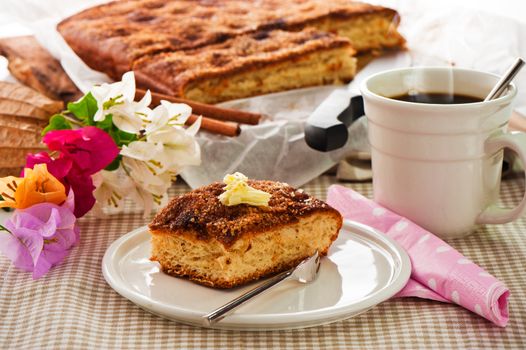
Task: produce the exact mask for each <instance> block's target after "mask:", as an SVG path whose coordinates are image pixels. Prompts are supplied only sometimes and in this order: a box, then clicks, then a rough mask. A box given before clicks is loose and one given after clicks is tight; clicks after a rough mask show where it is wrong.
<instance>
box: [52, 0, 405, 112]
mask: <svg viewBox="0 0 526 350" xmlns="http://www.w3.org/2000/svg"><path fill="white" fill-rule="evenodd" d="M397 25H398V14H397V13H396V11H394V10H392V9H388V8H385V7H380V6H373V5H369V4H365V3H359V2H354V1H350V0H334V1H324V0H292V1H286V2H284V1H279V0H252V1H244V0H216V1H210V0H176V1H159V0H124V1H115V2H111V3H108V4H104V5H100V6H96V7H93V8H90V9H87V10H85V11H83V12H80V13H78V14H76V15H74V16H72V17H69V18H67V19H65V20H64V21H62V22H61V23H60V24H59V25H58V30H59V32H60V33H61V34H62V36H63V37H64V38H65V40H66V41H67V43H68V44H69V45H70V46H71V47H72V48H73V50H74V51H75V52H76V53H77V54H78V55H79V56H80V57H81V58H82V59H83V60H84V61H85V62H86V64H88V66H90V67H91V68H93V69H95V70H98V71H101V72H104V73H106V74H108V75H109V76H110V77H112V78H114V79H119V78H120V76H121V75H122V74H123V73H124V72H126V71H129V70H135V69H136V64H137V63H138V62H141V64H142V63H143V62H144V61H145V60H149V57H151V56H155V55H159V54H166V53H174V52H181V51H188V50H195V49H197V48H203V47H209V46H211V45H212V46H213V45H215V44H220V43H223V42H226V41H228V40H232V39H235V38H238V37H243V36H244V35H247V34H253V33H257V32H269V31H273V30H277V29H279V30H285V31H295V32H297V31H303V30H305V28H308V27H313V28H315V29H318V30H321V31H325V32H330V33H333V34H335V35H337V36H341V37H345V38H348V39H349V40H350V42H351V45H352V47H353V48H354V50H355V51H356V52H358V54H362V53H367V52H371V51H377V50H383V49H388V48H400V47H402V46H403V45H404V39H403V38H402V37H401V36H400V34H399V33H398V32H397V30H396V27H397ZM320 50H322V48H320ZM269 54H270V55H272V52H270V53H269ZM291 55H292V53H291ZM233 59H235V58H233ZM289 61H290V64H293V63H294V60H289ZM326 70H327V69H326V66H325V65H324V64H323V63H322V64H320V65H318V66H317V67H313V68H311V71H310V72H309V73H310V74H324V72H325V71H326ZM345 74H346V75H347V76H349V75H350V76H353V75H354V72H353V71H352V68H347V71H346V72H345ZM168 79H170V77H168V76H167V74H163V73H161V74H157V73H156V75H154V76H152V77H151V79H150V80H151V81H153V80H155V81H157V82H158V84H151V82H143V83H142V84H143V85H142V87H145V88H152V89H155V88H158V86H160V85H163V86H168V85H170V82H169V81H168ZM342 80H344V79H342ZM333 82H334V81H333V80H331V79H328V82H327V83H333ZM321 83H323V82H321ZM308 85H312V84H311V83H310V82H309V84H306V85H303V86H308ZM292 87H298V86H290V87H288V86H284V87H283V88H280V89H281V90H285V89H288V88H292ZM263 90H268V91H270V90H269V89H263ZM272 91H275V90H272ZM172 92H173V93H177V91H172ZM257 93H258V92H257V91H254V92H253V93H252V94H257ZM245 96H246V94H245ZM238 97H243V96H237V95H235V94H232V96H229V97H228V98H229V99H232V98H238ZM194 98H196V99H197V100H201V101H211V102H217V101H220V100H224V98H217V97H212V98H209V96H203V97H202V98H200V97H194Z"/></svg>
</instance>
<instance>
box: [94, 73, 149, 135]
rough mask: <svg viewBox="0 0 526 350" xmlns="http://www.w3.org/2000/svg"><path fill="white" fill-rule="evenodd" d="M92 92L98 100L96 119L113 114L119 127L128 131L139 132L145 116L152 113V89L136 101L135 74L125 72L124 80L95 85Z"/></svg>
mask: <svg viewBox="0 0 526 350" xmlns="http://www.w3.org/2000/svg"><path fill="white" fill-rule="evenodd" d="M91 94H92V95H93V97H94V98H95V99H96V100H97V108H98V110H97V112H96V114H95V116H94V120H95V121H102V120H104V118H105V117H106V115H108V114H112V115H113V123H114V124H115V126H117V128H119V129H120V130H122V131H125V132H128V133H132V134H134V133H138V132H139V130H141V129H142V128H143V127H144V121H143V118H145V117H146V116H147V115H149V114H150V113H151V109H150V108H149V107H148V106H149V105H150V103H151V101H152V97H151V94H150V91H147V93H146V94H145V95H144V97H143V98H142V99H141V100H140V101H139V102H135V101H134V99H135V75H134V73H133V72H127V73H124V75H123V76H122V80H121V81H118V82H115V83H112V84H106V83H105V84H102V85H99V86H94V87H93V88H92V89H91Z"/></svg>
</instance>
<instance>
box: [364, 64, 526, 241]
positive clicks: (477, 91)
mask: <svg viewBox="0 0 526 350" xmlns="http://www.w3.org/2000/svg"><path fill="white" fill-rule="evenodd" d="M498 78H499V77H498V76H496V75H493V74H489V73H484V72H479V71H475V70H469V69H460V68H450V67H415V68H405V69H397V70H391V71H385V72H381V73H378V74H375V75H373V76H371V77H369V78H368V79H367V80H365V81H364V82H363V83H362V85H361V92H362V95H363V98H364V104H365V115H366V116H367V120H368V129H369V131H368V132H369V141H370V144H371V157H372V167H373V189H374V200H375V201H376V202H378V203H379V204H381V205H383V206H385V207H387V208H389V209H391V210H393V211H394V212H396V213H398V214H400V215H402V216H405V217H407V218H409V219H411V220H412V221H414V222H415V223H417V224H419V225H421V226H422V227H424V228H426V229H427V230H429V231H430V232H432V233H434V234H437V235H438V236H440V237H442V238H444V239H450V238H459V237H464V236H466V235H468V234H469V233H471V232H472V231H473V229H474V228H475V227H476V226H477V225H478V224H501V223H505V222H509V221H512V220H515V219H517V218H518V217H519V216H520V215H521V214H522V213H523V211H524V209H525V206H526V196H524V197H523V199H522V201H521V202H520V204H519V205H518V206H517V207H515V208H513V209H504V208H500V207H498V206H497V205H496V203H497V201H498V197H499V189H500V181H501V179H500V177H501V171H502V159H503V149H504V148H509V149H511V150H513V151H514V152H516V153H517V155H518V156H519V157H520V159H521V160H522V162H523V164H526V134H523V133H514V134H510V133H507V132H506V128H507V123H508V120H509V118H510V115H511V111H512V109H511V102H512V100H513V98H514V97H515V95H516V94H517V89H516V87H515V86H514V85H513V84H512V85H510V86H509V88H508V89H507V91H506V92H505V93H504V94H503V96H501V97H500V98H498V99H495V100H492V101H488V102H475V103H467V104H425V103H414V102H405V101H400V100H395V99H392V98H390V97H393V96H400V95H403V94H407V93H408V92H411V91H418V92H428V93H430V92H431V93H432V92H435V93H455V94H462V95H469V96H474V97H479V98H481V99H484V97H485V96H486V95H487V94H488V93H489V91H490V90H491V88H492V87H493V86H494V85H495V83H496V82H497V80H498Z"/></svg>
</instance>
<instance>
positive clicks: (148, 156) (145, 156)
mask: <svg viewBox="0 0 526 350" xmlns="http://www.w3.org/2000/svg"><path fill="white" fill-rule="evenodd" d="M161 151H162V145H161V144H156V143H153V142H145V141H133V142H130V143H129V144H128V145H127V146H126V145H124V146H122V149H121V152H120V153H121V155H123V156H126V157H130V158H133V159H137V160H142V161H144V162H147V161H149V160H152V159H155V158H156V157H157V154H158V153H159V152H161Z"/></svg>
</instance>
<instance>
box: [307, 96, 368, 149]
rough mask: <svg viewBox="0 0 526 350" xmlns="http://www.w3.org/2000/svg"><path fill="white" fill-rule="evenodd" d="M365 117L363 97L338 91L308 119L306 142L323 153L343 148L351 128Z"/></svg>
mask: <svg viewBox="0 0 526 350" xmlns="http://www.w3.org/2000/svg"><path fill="white" fill-rule="evenodd" d="M363 115H364V108H363V98H362V96H361V95H358V94H351V93H350V92H348V91H347V90H336V91H334V92H332V93H331V94H330V95H329V97H327V98H326V99H325V100H324V101H323V102H322V103H321V104H320V105H319V106H318V107H317V108H316V110H315V111H314V112H313V113H312V114H311V115H310V116H309V118H308V119H307V123H306V125H305V142H306V143H307V145H309V146H310V147H311V148H313V149H315V150H318V151H321V152H328V151H333V150H335V149H338V148H341V147H343V146H344V145H345V144H346V143H347V139H348V138H349V131H348V128H349V126H350V125H351V124H352V123H353V122H354V121H355V120H357V119H358V118H360V117H361V116H363Z"/></svg>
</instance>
